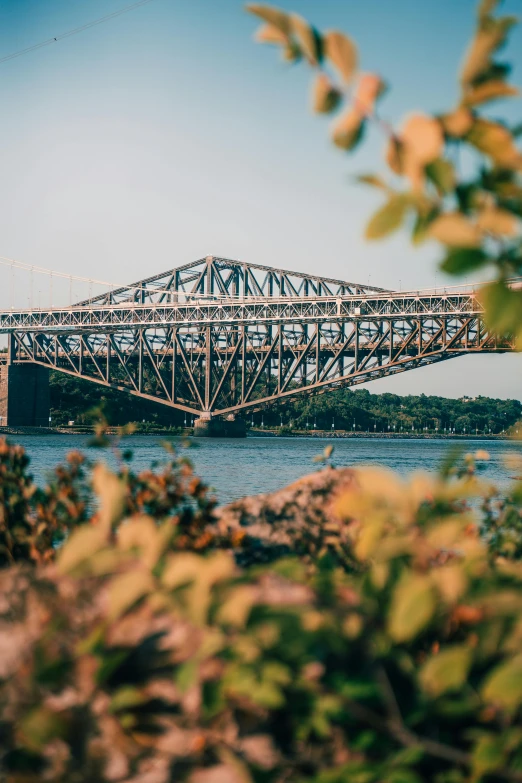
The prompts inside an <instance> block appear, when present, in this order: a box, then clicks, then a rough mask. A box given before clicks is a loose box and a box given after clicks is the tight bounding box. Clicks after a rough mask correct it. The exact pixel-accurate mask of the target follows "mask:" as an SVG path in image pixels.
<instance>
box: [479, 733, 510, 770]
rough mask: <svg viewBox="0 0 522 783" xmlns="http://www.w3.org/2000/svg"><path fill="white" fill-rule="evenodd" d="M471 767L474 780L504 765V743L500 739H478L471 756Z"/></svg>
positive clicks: (487, 737) (484, 737) (493, 737)
mask: <svg viewBox="0 0 522 783" xmlns="http://www.w3.org/2000/svg"><path fill="white" fill-rule="evenodd" d="M471 759H472V760H471V767H472V769H473V772H474V776H475V779H476V778H479V777H481V776H482V775H485V774H487V773H488V772H494V771H495V770H496V769H498V768H499V767H502V766H503V765H504V741H503V738H502V737H498V736H497V737H495V736H487V735H486V736H483V737H480V738H479V740H478V742H477V744H476V745H475V747H474V749H473V752H472V754H471Z"/></svg>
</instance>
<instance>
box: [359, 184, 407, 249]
mask: <svg viewBox="0 0 522 783" xmlns="http://www.w3.org/2000/svg"><path fill="white" fill-rule="evenodd" d="M409 205H410V204H409V200H408V198H407V196H405V195H404V194H402V193H394V194H393V195H392V196H390V198H389V199H388V201H387V202H386V204H384V206H383V207H381V208H380V209H379V210H377V212H375V214H374V215H373V216H372V218H371V220H370V222H369V223H368V225H367V226H366V232H365V237H366V239H382V237H385V236H388V234H391V233H393V232H394V231H396V230H397V229H398V228H400V226H401V225H402V222H403V220H404V218H405V217H406V212H407V210H408V207H409Z"/></svg>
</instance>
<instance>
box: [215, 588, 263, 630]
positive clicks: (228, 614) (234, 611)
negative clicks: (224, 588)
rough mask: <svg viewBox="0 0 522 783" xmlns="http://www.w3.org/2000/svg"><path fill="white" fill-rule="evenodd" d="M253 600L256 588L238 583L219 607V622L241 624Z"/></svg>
mask: <svg viewBox="0 0 522 783" xmlns="http://www.w3.org/2000/svg"><path fill="white" fill-rule="evenodd" d="M255 600H256V590H255V587H254V586H253V585H239V586H238V587H236V588H234V590H233V591H232V592H231V594H230V595H229V596H228V597H227V599H226V600H225V602H224V603H223V604H222V605H221V607H220V609H219V613H218V620H219V622H221V623H225V624H227V625H234V626H237V627H241V626H243V625H244V624H245V623H246V621H247V618H248V615H249V614H250V610H251V608H252V606H253V605H254V603H255Z"/></svg>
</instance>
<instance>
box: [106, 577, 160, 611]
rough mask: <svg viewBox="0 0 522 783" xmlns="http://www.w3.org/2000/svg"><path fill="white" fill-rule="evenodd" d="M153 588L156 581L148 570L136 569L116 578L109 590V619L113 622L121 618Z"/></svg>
mask: <svg viewBox="0 0 522 783" xmlns="http://www.w3.org/2000/svg"><path fill="white" fill-rule="evenodd" d="M153 587H154V580H153V578H152V575H151V573H150V571H148V570H146V569H139V570H136V569H134V570H132V571H130V572H128V573H126V574H120V575H119V576H117V577H115V578H114V579H113V580H112V582H111V583H110V585H109V590H108V610H109V617H110V618H111V619H113V620H114V619H115V618H117V617H120V616H121V615H122V614H124V612H126V611H127V609H130V607H131V606H133V605H134V604H135V603H136V602H137V601H138V600H139V599H140V598H143V596H144V595H146V594H147V593H149V592H150V591H151V590H152V589H153Z"/></svg>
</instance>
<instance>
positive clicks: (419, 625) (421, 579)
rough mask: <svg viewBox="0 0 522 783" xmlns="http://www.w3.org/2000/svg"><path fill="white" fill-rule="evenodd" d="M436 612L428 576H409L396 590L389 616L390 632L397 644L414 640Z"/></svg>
mask: <svg viewBox="0 0 522 783" xmlns="http://www.w3.org/2000/svg"><path fill="white" fill-rule="evenodd" d="M434 612H435V595H434V592H433V587H432V584H431V581H430V579H429V577H428V576H425V575H422V574H414V573H412V574H409V575H407V576H405V577H404V578H403V579H402V580H401V581H400V582H399V584H398V585H397V587H396V588H395V591H394V593H393V598H392V604H391V608H390V613H389V616H388V632H389V634H390V636H391V637H392V639H393V640H394V641H395V642H406V641H409V640H410V639H413V638H414V637H415V636H417V634H418V633H419V632H420V631H422V629H423V628H425V627H426V625H427V624H428V623H429V621H430V620H431V618H432V617H433V614H434Z"/></svg>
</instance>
